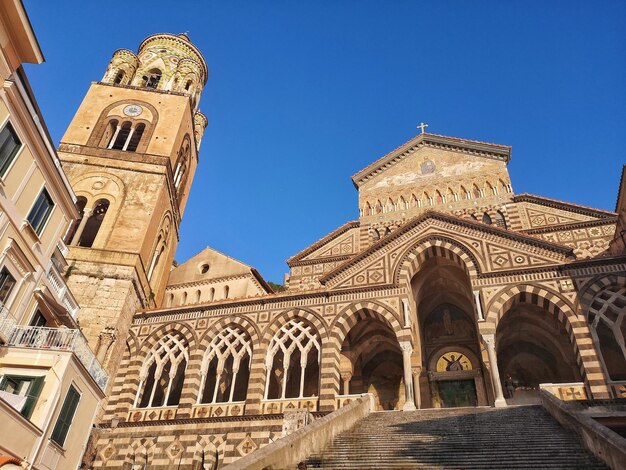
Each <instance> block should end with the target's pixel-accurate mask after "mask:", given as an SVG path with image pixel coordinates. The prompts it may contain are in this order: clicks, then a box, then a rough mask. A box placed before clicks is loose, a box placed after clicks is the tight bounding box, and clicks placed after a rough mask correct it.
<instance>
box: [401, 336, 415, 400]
mask: <svg viewBox="0 0 626 470" xmlns="http://www.w3.org/2000/svg"><path fill="white" fill-rule="evenodd" d="M400 348H401V349H402V365H403V369H404V387H405V395H406V402H405V403H404V407H403V408H402V411H414V410H416V409H417V408H415V398H414V395H413V376H412V375H411V353H412V352H413V345H411V342H410V341H402V342H401V343H400Z"/></svg>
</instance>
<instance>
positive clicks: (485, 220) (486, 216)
mask: <svg viewBox="0 0 626 470" xmlns="http://www.w3.org/2000/svg"><path fill="white" fill-rule="evenodd" d="M483 224H487V225H491V224H492V222H491V217H490V216H489V214H487V213H486V212H485V213H484V214H483Z"/></svg>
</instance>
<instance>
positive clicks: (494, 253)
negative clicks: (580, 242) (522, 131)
mask: <svg viewBox="0 0 626 470" xmlns="http://www.w3.org/2000/svg"><path fill="white" fill-rule="evenodd" d="M445 244H447V245H450V246H454V247H455V248H454V250H455V251H458V252H459V256H460V257H462V258H464V259H465V260H466V261H465V263H466V265H467V270H468V272H470V273H472V275H474V276H476V275H479V274H484V273H497V272H505V271H510V270H515V269H524V268H535V267H542V266H552V265H556V264H563V263H566V262H568V261H569V260H570V259H571V258H572V255H571V250H570V249H569V248H567V247H563V246H560V245H556V244H551V243H548V242H543V241H540V240H538V239H536V238H533V237H528V236H525V235H519V234H515V233H511V232H508V231H505V230H501V229H498V228H494V227H491V226H485V225H482V224H480V223H477V222H473V221H467V220H462V219H458V218H456V217H452V216H448V215H445V214H440V213H434V212H429V213H427V214H425V215H424V216H422V217H419V218H416V219H415V220H414V221H412V222H409V223H408V224H407V225H406V226H405V227H403V228H402V229H401V230H399V231H398V232H396V233H394V234H393V235H392V236H390V237H388V238H386V239H384V240H381V241H380V242H379V243H376V244H375V245H373V246H372V247H370V248H368V249H367V250H365V251H363V252H362V253H361V254H360V255H358V256H356V257H355V258H353V259H351V260H350V261H347V262H346V263H344V264H342V265H340V266H339V267H338V268H336V269H335V270H334V271H332V272H330V273H329V274H327V275H326V276H324V277H323V278H322V279H321V280H320V281H321V282H322V283H323V284H324V285H325V286H326V287H327V288H331V289H335V288H350V287H358V286H366V285H368V286H371V285H385V284H391V283H394V284H395V283H397V282H398V281H399V276H400V270H401V265H402V263H403V261H404V260H405V259H406V258H407V257H408V256H409V254H410V253H411V252H412V251H414V250H415V249H417V248H419V246H420V245H428V246H431V245H432V246H442V245H445Z"/></svg>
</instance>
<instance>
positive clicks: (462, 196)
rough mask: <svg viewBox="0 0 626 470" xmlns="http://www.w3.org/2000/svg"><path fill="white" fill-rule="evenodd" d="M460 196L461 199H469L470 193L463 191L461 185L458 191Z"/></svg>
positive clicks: (463, 187) (463, 188)
mask: <svg viewBox="0 0 626 470" xmlns="http://www.w3.org/2000/svg"><path fill="white" fill-rule="evenodd" d="M459 192H460V194H461V199H469V198H470V193H469V191H468V190H467V189H465V186H463V185H461V189H460V190H459Z"/></svg>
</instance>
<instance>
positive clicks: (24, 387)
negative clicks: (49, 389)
mask: <svg viewBox="0 0 626 470" xmlns="http://www.w3.org/2000/svg"><path fill="white" fill-rule="evenodd" d="M43 381H44V378H43V377H26V376H23V375H5V376H4V377H2V380H0V391H2V392H5V393H10V394H11V395H15V396H16V397H23V399H22V400H21V401H20V400H16V401H14V403H15V405H17V406H18V408H19V409H18V408H16V409H17V411H19V412H20V413H21V414H22V415H23V416H25V417H26V418H30V416H31V415H32V414H33V410H34V409H35V404H36V403H37V399H38V398H39V395H40V394H41V389H42V388H43ZM14 407H15V406H14Z"/></svg>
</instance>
